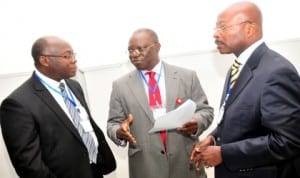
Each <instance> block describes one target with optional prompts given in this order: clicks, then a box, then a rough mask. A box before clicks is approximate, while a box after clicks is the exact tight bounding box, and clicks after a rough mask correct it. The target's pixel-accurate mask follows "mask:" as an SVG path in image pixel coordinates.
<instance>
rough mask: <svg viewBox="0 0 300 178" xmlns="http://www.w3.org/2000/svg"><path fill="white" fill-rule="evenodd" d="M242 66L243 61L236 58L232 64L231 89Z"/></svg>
mask: <svg viewBox="0 0 300 178" xmlns="http://www.w3.org/2000/svg"><path fill="white" fill-rule="evenodd" d="M240 66H241V63H240V62H239V61H237V60H236V59H235V60H234V62H233V64H232V66H231V72H230V89H232V88H233V86H234V84H235V82H236V80H237V78H238V76H239V73H240V71H239V67H240Z"/></svg>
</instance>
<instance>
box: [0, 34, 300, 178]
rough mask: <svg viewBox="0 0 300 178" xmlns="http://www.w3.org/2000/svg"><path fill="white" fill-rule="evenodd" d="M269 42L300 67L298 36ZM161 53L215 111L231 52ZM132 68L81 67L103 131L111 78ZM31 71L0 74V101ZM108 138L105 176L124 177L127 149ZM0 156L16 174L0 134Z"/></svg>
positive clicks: (1, 168) (1, 167)
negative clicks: (110, 160) (109, 165)
mask: <svg viewBox="0 0 300 178" xmlns="http://www.w3.org/2000/svg"><path fill="white" fill-rule="evenodd" d="M269 46H270V47H271V48H273V49H274V50H277V51H278V52H280V53H281V54H282V55H284V56H286V57H287V58H288V59H289V60H290V61H291V62H292V63H294V65H295V66H296V67H297V68H298V69H299V68H300V53H299V52H298V51H299V47H300V39H291V40H284V41H275V42H270V43H269ZM161 57H162V59H163V60H164V61H166V62H168V63H170V64H174V65H179V66H182V67H186V68H190V69H193V70H195V71H196V72H197V74H198V77H199V79H200V82H201V84H202V87H203V88H204V90H205V92H206V94H207V97H208V99H209V103H210V105H211V106H213V107H214V108H215V114H217V111H218V105H219V100H220V95H221V91H222V88H223V82H224V78H225V74H226V72H227V70H228V68H229V66H230V64H231V62H232V59H233V56H232V55H220V54H219V53H218V52H217V51H215V50H205V51H194V52H189V53H181V54H176V55H169V56H161ZM131 69H133V66H132V65H131V64H130V63H129V62H124V63H117V64H112V65H106V66H96V67H90V68H85V69H80V72H79V73H78V75H77V79H78V80H79V81H80V83H81V84H82V86H83V87H84V90H85V94H86V98H87V100H88V102H89V105H90V109H91V112H92V115H93V116H94V119H95V120H96V122H97V124H98V125H99V126H100V128H101V129H102V130H103V131H104V132H106V120H107V117H108V103H109V97H110V92H111V84H112V81H113V80H115V79H116V78H118V77H119V76H121V75H123V74H125V73H127V72H129V71H130V70H131ZM30 75H31V72H27V73H19V74H6V75H0V84H1V87H0V102H1V101H2V100H3V99H4V98H5V97H6V96H7V95H8V94H9V93H10V92H11V91H12V90H13V89H15V88H16V87H17V86H18V85H20V84H21V83H22V82H23V81H25V80H26V79H27V78H28V77H29V76H30ZM216 123H217V120H216V119H215V120H214V122H213V124H212V125H211V127H210V128H209V129H208V130H207V131H206V132H205V133H204V134H203V135H202V136H201V137H200V138H202V137H204V136H205V135H206V134H207V133H208V132H210V131H211V130H212V129H213V128H214V127H215V126H216ZM108 142H109V144H110V146H111V148H112V149H113V152H114V154H115V156H116V158H117V164H118V168H117V170H116V171H115V172H113V173H112V174H110V175H108V176H106V177H107V178H127V177H128V170H127V168H128V164H127V149H126V148H122V147H117V146H115V145H114V144H113V143H112V142H111V141H110V140H109V139H108ZM0 158H1V159H0V177H1V178H2V177H3V178H15V177H17V176H16V175H15V172H14V169H13V168H12V166H11V163H10V161H9V157H8V155H7V152H6V148H5V145H4V143H3V140H2V136H1V134H0ZM3 158H4V159H3ZM207 171H208V174H209V178H212V177H213V168H209V169H208V170H207Z"/></svg>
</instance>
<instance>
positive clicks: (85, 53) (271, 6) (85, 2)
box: [0, 0, 300, 74]
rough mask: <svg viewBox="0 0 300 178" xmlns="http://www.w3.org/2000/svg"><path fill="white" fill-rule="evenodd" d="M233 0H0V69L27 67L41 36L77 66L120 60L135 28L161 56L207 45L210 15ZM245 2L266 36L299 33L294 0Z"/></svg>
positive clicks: (288, 36)
mask: <svg viewBox="0 0 300 178" xmlns="http://www.w3.org/2000/svg"><path fill="white" fill-rule="evenodd" d="M235 1H237V0H222V1H220V0H188V1H185V0H151V1H148V0H109V1H105V0H75V1H74V0H73V1H72V0H51V1H47V0H1V1H0V19H1V20H0V24H1V28H0V39H1V40H0V64H1V65H0V73H1V74H6V73H15V72H23V71H29V70H31V69H32V68H33V65H32V64H33V62H32V61H33V60H32V58H31V56H30V48H31V45H32V43H33V42H34V41H35V40H36V39H37V38H38V37H40V36H43V35H58V36H61V37H63V38H65V39H66V40H68V41H70V43H71V44H72V45H73V47H74V49H75V51H76V52H77V53H78V60H79V61H78V63H79V66H81V67H82V68H86V67H91V66H99V65H107V64H115V63H120V62H126V59H127V56H126V55H125V52H124V51H125V50H126V49H127V43H128V38H129V36H130V35H131V33H132V32H133V31H134V30H135V29H137V28H140V27H149V28H153V29H154V30H155V31H156V32H157V33H158V35H159V37H160V41H161V44H162V49H161V54H162V55H173V54H174V53H182V52H184V53H185V52H190V51H197V50H207V49H212V48H214V46H215V45H214V43H213V40H212V33H213V27H214V26H215V21H216V16H217V15H218V13H219V12H220V11H221V10H222V9H223V8H224V7H226V6H228V5H229V4H231V3H232V2H235ZM250 1H253V2H256V3H257V4H258V5H259V6H260V7H261V9H262V11H263V15H264V27H265V28H264V30H265V39H266V40H272V41H274V40H282V39H291V38H296V37H300V25H297V22H296V19H297V17H299V16H300V11H299V8H298V7H299V6H298V4H297V3H298V1H296V0H284V1H272V2H271V1H270V0H250ZM4 64H5V65H4Z"/></svg>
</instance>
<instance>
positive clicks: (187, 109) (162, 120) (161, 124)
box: [149, 99, 196, 133]
mask: <svg viewBox="0 0 300 178" xmlns="http://www.w3.org/2000/svg"><path fill="white" fill-rule="evenodd" d="M195 110H196V103H195V102H194V101H192V100H190V99H188V100H187V101H186V102H184V103H183V104H182V105H180V106H179V107H178V108H176V109H175V110H172V111H170V112H168V113H166V114H165V115H162V116H160V117H158V118H156V119H155V123H154V126H153V128H152V129H150V130H149V133H154V132H157V131H161V130H171V129H175V128H178V127H181V126H182V125H183V124H184V123H186V122H188V121H190V120H191V119H192V117H193V115H194V113H195Z"/></svg>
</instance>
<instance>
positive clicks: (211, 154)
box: [201, 146, 223, 167]
mask: <svg viewBox="0 0 300 178" xmlns="http://www.w3.org/2000/svg"><path fill="white" fill-rule="evenodd" d="M201 155H202V156H201V157H202V160H203V163H204V165H205V166H208V167H210V166H217V165H219V164H221V163H222V162H223V159H222V155H221V147H220V146H208V147H206V149H205V150H204V151H203V152H202V154H201Z"/></svg>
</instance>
